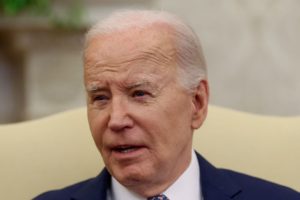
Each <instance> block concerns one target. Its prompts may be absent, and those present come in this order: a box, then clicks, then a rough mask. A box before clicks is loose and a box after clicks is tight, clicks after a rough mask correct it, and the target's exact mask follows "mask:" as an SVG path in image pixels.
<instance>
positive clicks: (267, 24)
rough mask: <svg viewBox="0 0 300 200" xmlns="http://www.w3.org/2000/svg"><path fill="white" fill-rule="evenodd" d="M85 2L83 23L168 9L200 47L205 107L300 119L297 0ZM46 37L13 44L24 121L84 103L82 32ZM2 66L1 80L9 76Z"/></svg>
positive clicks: (299, 15)
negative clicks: (19, 60) (121, 12)
mask: <svg viewBox="0 0 300 200" xmlns="http://www.w3.org/2000/svg"><path fill="white" fill-rule="evenodd" d="M88 2H89V4H88V5H87V8H86V11H87V12H86V13H87V15H86V19H87V21H89V22H93V21H95V20H96V19H97V18H102V17H104V16H106V15H107V14H108V13H110V12H111V11H113V10H115V9H117V8H126V7H133V8H150V9H153V8H154V9H162V10H168V11H171V12H173V13H175V14H177V15H179V16H181V17H182V18H184V19H185V20H186V21H188V22H189V23H190V24H191V25H192V27H193V28H194V29H195V30H196V32H197V34H198V35H199V37H200V39H201V41H202V43H203V48H204V52H205V55H206V58H207V63H208V69H209V79H210V85H211V103H212V104H216V105H222V106H225V107H231V108H235V109H239V110H244V111H250V112H256V113H261V114H276V115H300V78H298V77H299V74H300V67H299V65H300V53H299V52H300V38H299V35H300V23H299V21H300V13H299V12H298V11H297V9H298V8H299V7H300V1H298V0H263V1H262V0H251V1H250V0H226V1H224V0H185V1H181V0H156V1H128V2H127V1H126V2H127V3H126V2H125V1H105V2H106V3H103V2H102V3H101V2H100V3H99V1H92V0H90V1H88ZM53 34H54V33H51V34H50V35H49V33H45V34H44V35H40V36H39V37H36V36H35V35H32V34H29V35H28V34H27V35H25V36H22V37H21V38H22V39H21V40H20V41H21V42H23V43H24V40H25V46H26V45H27V47H26V48H27V50H26V54H25V55H26V56H25V57H26V59H24V62H25V66H24V76H25V77H24V89H25V95H24V100H23V103H24V105H25V109H24V110H23V111H22V112H24V113H23V117H25V118H26V119H32V118H37V117H41V116H44V115H48V114H51V113H55V112H58V111H60V110H66V109H69V108H73V107H77V106H81V105H84V103H85V98H84V92H83V91H82V90H83V86H82V84H81V82H82V77H81V73H82V63H81V45H82V33H74V34H73V35H71V36H70V35H65V34H63V33H57V34H54V35H53ZM24 38H25V39H24ZM28 41H29V42H28ZM26 42H27V43H26ZM23 45H24V44H23ZM22 48H24V46H23V47H22ZM1 64H2V63H1ZM1 67H2V65H0V72H1V73H2V75H3V74H11V72H5V71H4V69H3V67H2V68H1ZM1 79H2V78H1ZM4 79H5V80H6V79H7V76H5V77H4V78H3V79H2V80H1V91H0V95H1V96H2V97H1V99H2V100H1V101H2V102H1V104H0V110H1V111H3V110H5V112H6V113H9V112H10V111H9V110H8V109H9V108H8V107H7V106H5V105H11V104H9V103H11V100H10V99H9V95H7V91H9V89H10V88H11V84H12V82H11V83H9V81H8V82H6V83H7V84H5V83H4V84H3V83H2V82H3V80H4ZM10 81H11V80H10ZM3 85H6V86H3ZM5 94H6V95H5ZM3 95H5V98H4V96H3ZM10 96H12V95H10ZM3 99H4V100H3ZM3 101H4V102H3ZM1 108H2V109H1ZM4 108H5V109H4ZM13 112H17V111H16V110H14V111H13ZM0 119H1V116H0ZM2 121H4V120H2Z"/></svg>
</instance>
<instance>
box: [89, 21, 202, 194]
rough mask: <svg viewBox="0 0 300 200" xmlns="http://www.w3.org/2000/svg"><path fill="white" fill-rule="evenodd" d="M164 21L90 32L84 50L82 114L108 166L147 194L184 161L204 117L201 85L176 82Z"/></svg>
mask: <svg viewBox="0 0 300 200" xmlns="http://www.w3.org/2000/svg"><path fill="white" fill-rule="evenodd" d="M169 33H170V30H169V28H166V27H160V26H157V27H156V26H153V27H148V28H145V29H129V30H123V31H121V32H116V33H111V34H107V35H100V36H97V37H94V38H93V39H92V40H91V41H90V42H89V43H88V45H87V48H86V53H85V58H84V65H85V67H84V71H85V86H86V90H87V107H88V120H89V125H90V129H91V132H92V136H93V139H94V141H95V144H96V146H97V148H98V150H99V151H100V153H101V155H102V158H103V160H104V163H105V166H106V168H107V169H108V171H109V172H110V174H111V175H112V176H113V177H115V178H116V179H117V180H118V181H119V182H120V183H121V184H122V185H124V186H125V187H127V188H128V189H130V190H132V191H134V192H136V193H137V194H139V195H141V196H144V197H148V196H153V195H156V194H159V193H161V192H163V191H164V190H165V189H166V188H168V187H169V186H170V185H171V184H172V183H173V182H174V181H175V180H176V179H177V178H178V177H179V176H180V175H181V174H182V173H183V171H184V170H185V169H186V168H187V167H188V165H189V163H190V160H191V151H192V137H193V130H194V129H196V128H198V127H200V126H201V124H202V122H203V121H204V119H205V117H206V112H207V101H208V100H207V99H208V86H207V81H206V80H202V81H201V82H199V86H198V87H197V88H196V89H195V90H194V92H192V93H191V92H189V91H187V90H186V89H185V88H183V87H182V86H181V84H180V83H179V82H178V73H177V70H176V69H177V68H176V50H175V42H174V41H173V39H172V37H170V34H169Z"/></svg>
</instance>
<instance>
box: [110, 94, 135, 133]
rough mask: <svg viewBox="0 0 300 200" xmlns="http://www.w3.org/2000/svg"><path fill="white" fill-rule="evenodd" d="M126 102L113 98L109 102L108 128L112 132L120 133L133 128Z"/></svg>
mask: <svg viewBox="0 0 300 200" xmlns="http://www.w3.org/2000/svg"><path fill="white" fill-rule="evenodd" d="M127 104H128V103H127V101H126V100H122V99H120V98H115V99H113V100H112V102H111V109H110V115H109V121H108V128H109V129H110V130H112V131H113V132H120V131H123V130H125V129H128V128H131V127H132V126H133V120H132V119H131V117H130V115H129V113H128V105H127Z"/></svg>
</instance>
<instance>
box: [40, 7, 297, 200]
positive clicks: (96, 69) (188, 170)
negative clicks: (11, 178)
mask: <svg viewBox="0 0 300 200" xmlns="http://www.w3.org/2000/svg"><path fill="white" fill-rule="evenodd" d="M84 72H85V74H84V77H85V87H86V91H87V99H88V100H87V106H88V121H89V125H90V129H91V132H92V136H93V138H94V141H95V144H96V146H97V148H98V149H99V151H100V153H101V155H102V158H103V160H104V163H105V166H106V167H105V169H104V170H103V171H102V172H101V174H100V175H99V176H98V177H96V178H93V179H90V180H87V181H84V182H81V183H78V184H75V185H72V186H69V187H67V188H64V189H61V190H57V191H52V192H48V193H45V194H43V195H41V196H39V197H37V198H36V199H37V200H45V199H49V200H50V199H57V200H67V199H76V200H96V199H98V200H106V199H109V200H123V199H124V200H127V199H128V200H142V199H144V200H145V199H170V200H176V199H189V200H200V199H201V200H202V199H204V200H226V199H236V200H241V199H243V200H266V199H272V200H300V194H299V193H297V192H295V191H292V190H291V189H288V188H286V187H283V186H279V185H276V184H272V183H269V182H267V181H263V180H260V179H256V178H253V177H250V176H247V175H242V174H239V173H236V172H232V171H229V170H220V169H216V168H215V167H213V166H212V165H211V164H209V163H208V162H207V161H206V160H204V158H202V157H201V156H200V155H199V154H198V153H196V152H194V151H193V149H192V138H193V131H194V130H195V129H197V128H199V127H200V126H201V125H202V123H203V122H204V120H205V118H206V113H207V106H208V96H209V91H208V82H207V75H206V65H205V61H204V56H203V55H202V50H201V47H200V43H199V41H198V39H197V36H196V35H195V34H194V33H193V31H192V30H191V29H190V28H189V27H188V26H187V25H185V24H184V23H183V22H181V21H180V20H179V19H177V18H176V17H174V16H172V15H171V14H168V13H164V12H155V11H123V12H118V13H115V14H113V15H112V16H110V17H109V18H108V19H106V20H104V21H102V22H100V23H98V24H96V25H95V26H94V27H93V28H92V29H91V30H90V31H89V32H88V34H87V37H86V46H85V53H84Z"/></svg>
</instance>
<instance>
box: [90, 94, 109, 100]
mask: <svg viewBox="0 0 300 200" xmlns="http://www.w3.org/2000/svg"><path fill="white" fill-rule="evenodd" d="M108 99H109V98H108V96H106V95H97V96H95V97H94V98H93V100H94V101H106V100H108Z"/></svg>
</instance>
